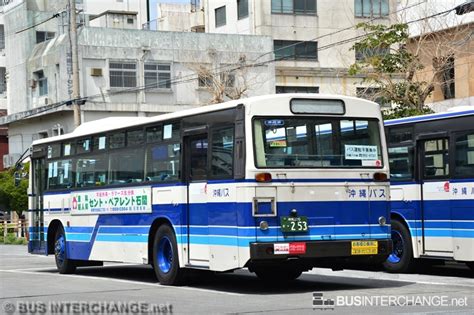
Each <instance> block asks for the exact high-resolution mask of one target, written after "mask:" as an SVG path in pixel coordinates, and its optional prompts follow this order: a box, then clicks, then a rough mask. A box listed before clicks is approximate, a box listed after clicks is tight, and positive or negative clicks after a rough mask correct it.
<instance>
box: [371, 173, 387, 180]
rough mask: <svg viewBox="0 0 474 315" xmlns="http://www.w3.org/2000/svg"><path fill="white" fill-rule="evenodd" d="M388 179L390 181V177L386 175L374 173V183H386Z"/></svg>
mask: <svg viewBox="0 0 474 315" xmlns="http://www.w3.org/2000/svg"><path fill="white" fill-rule="evenodd" d="M387 179H388V176H387V174H385V173H374V181H376V182H384V181H386V180H387Z"/></svg>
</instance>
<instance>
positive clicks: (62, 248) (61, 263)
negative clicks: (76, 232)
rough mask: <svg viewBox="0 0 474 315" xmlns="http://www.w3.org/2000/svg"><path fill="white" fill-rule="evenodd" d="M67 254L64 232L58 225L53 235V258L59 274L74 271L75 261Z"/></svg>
mask: <svg viewBox="0 0 474 315" xmlns="http://www.w3.org/2000/svg"><path fill="white" fill-rule="evenodd" d="M67 256H68V255H67V246H66V233H65V232H64V228H63V227H62V226H60V227H59V228H58V230H57V231H56V235H55V236H54V259H55V261H56V267H57V268H58V271H59V273H60V274H70V273H74V272H75V271H76V263H75V262H74V260H72V259H69V258H67Z"/></svg>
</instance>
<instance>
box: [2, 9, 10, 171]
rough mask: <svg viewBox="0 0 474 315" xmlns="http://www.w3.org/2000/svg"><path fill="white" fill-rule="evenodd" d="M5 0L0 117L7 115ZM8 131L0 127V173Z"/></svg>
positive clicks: (5, 153) (6, 149) (5, 152)
mask: <svg viewBox="0 0 474 315" xmlns="http://www.w3.org/2000/svg"><path fill="white" fill-rule="evenodd" d="M5 4H8V1H7V0H0V117H2V116H6V115H7V60H6V53H5V22H4V18H3V7H4V5H5ZM7 136H8V129H7V128H6V127H5V126H0V171H2V170H3V169H4V165H3V164H4V163H3V158H2V157H3V156H4V155H7V154H8V137H7Z"/></svg>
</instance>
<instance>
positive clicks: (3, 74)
mask: <svg viewBox="0 0 474 315" xmlns="http://www.w3.org/2000/svg"><path fill="white" fill-rule="evenodd" d="M6 91H7V71H6V68H5V67H0V94H3V93H5V92H6Z"/></svg>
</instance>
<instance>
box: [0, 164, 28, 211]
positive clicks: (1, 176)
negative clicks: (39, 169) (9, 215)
mask: <svg viewBox="0 0 474 315" xmlns="http://www.w3.org/2000/svg"><path fill="white" fill-rule="evenodd" d="M28 170H29V165H28V164H26V165H24V168H23V170H20V171H19V172H20V173H22V179H21V180H20V182H19V183H18V185H15V169H14V168H10V169H7V170H5V171H3V172H0V207H2V210H7V211H15V212H16V213H17V214H18V215H19V216H21V214H22V213H23V211H26V210H28V194H27V189H28Z"/></svg>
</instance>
